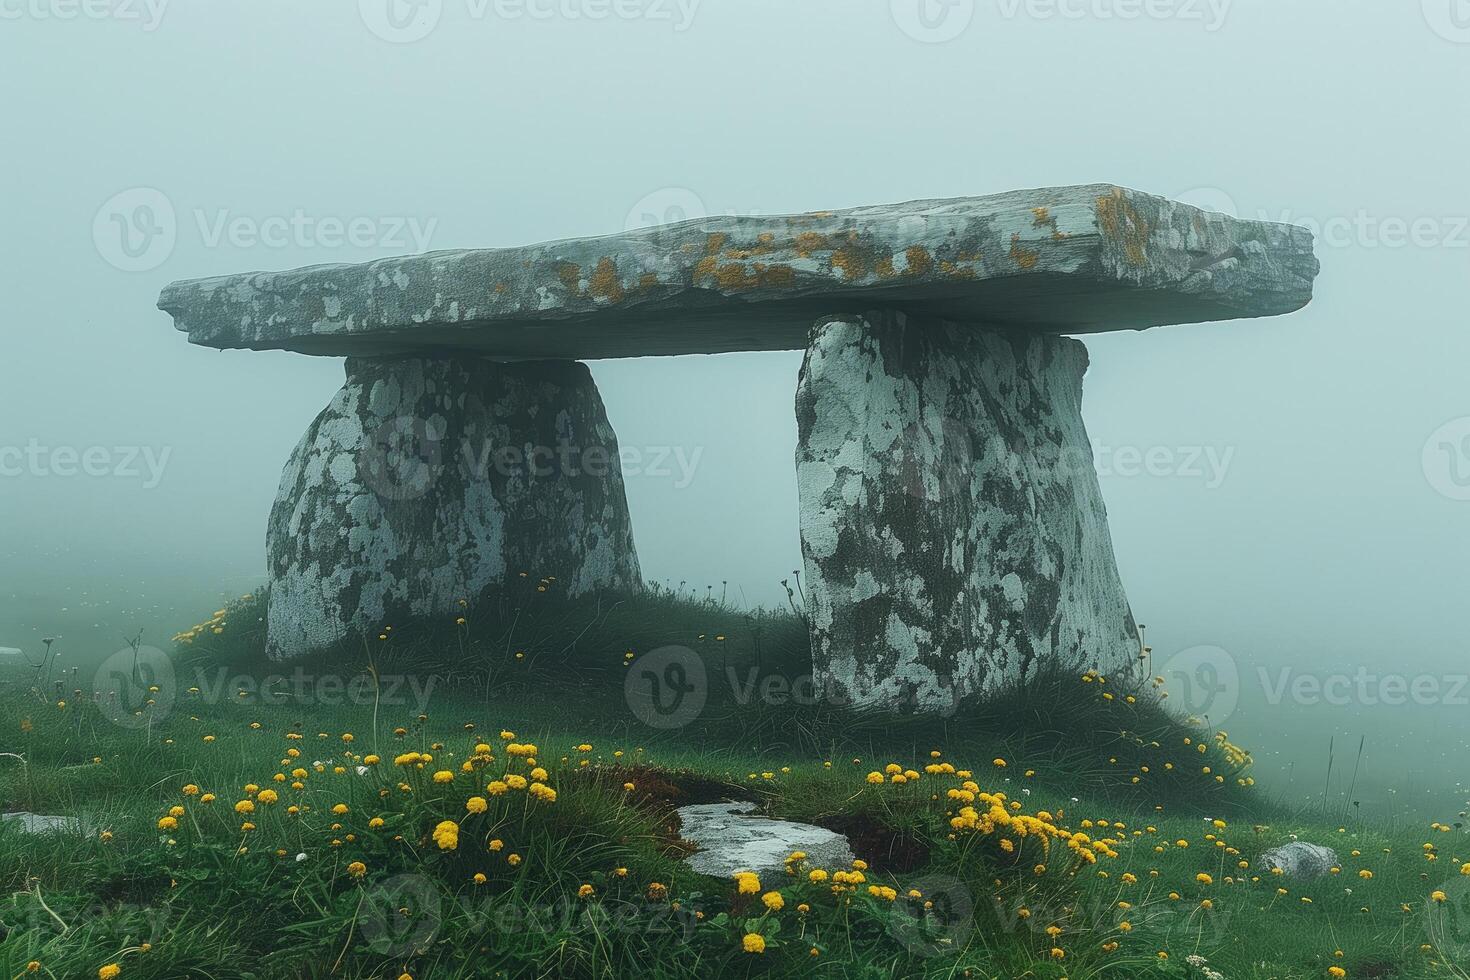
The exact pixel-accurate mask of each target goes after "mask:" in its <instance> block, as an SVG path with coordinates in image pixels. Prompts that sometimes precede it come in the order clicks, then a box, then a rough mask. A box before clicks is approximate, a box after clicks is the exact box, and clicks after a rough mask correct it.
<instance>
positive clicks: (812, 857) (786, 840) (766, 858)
mask: <svg viewBox="0 0 1470 980" xmlns="http://www.w3.org/2000/svg"><path fill="white" fill-rule="evenodd" d="M755 810H756V805H755V804H754V803H704V804H697V805H694V806H685V807H680V808H679V810H678V814H679V819H680V821H682V825H681V829H680V831H679V836H680V837H682V838H684V839H685V840H687V841H690V842H691V843H694V844H696V845H698V846H699V850H698V851H696V852H695V853H694V854H692V855H690V856H689V866H690V867H691V868H693V869H694V870H695V871H697V872H699V873H700V874H706V875H714V876H715V877H717V878H728V877H730V876H731V875H733V874H735V873H736V872H738V871H754V872H755V873H757V874H761V873H764V872H770V871H781V870H783V869H784V868H785V866H786V859H787V858H788V857H789V856H790V855H791V853H792V852H793V851H803V852H805V853H806V855H807V858H806V864H808V865H810V866H811V867H814V868H849V867H851V866H852V862H853V860H854V856H853V853H852V848H851V847H850V846H849V845H848V843H847V838H845V837H843V836H842V835H841V834H837V833H833V832H832V831H830V830H827V829H826V828H823V827H816V826H813V825H812V824H807V823H797V822H795V821H792V820H772V819H771V818H769V817H762V816H757V815H755Z"/></svg>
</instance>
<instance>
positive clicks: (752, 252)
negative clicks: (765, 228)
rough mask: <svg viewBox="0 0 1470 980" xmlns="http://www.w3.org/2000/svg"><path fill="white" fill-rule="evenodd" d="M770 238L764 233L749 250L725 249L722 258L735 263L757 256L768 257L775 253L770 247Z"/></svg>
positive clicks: (767, 233)
mask: <svg viewBox="0 0 1470 980" xmlns="http://www.w3.org/2000/svg"><path fill="white" fill-rule="evenodd" d="M772 237H773V236H772V235H771V234H770V233H769V232H766V233H764V234H762V235H761V236H760V239H758V241H757V244H755V245H753V246H751V247H750V248H727V249H725V254H724V258H726V259H730V260H732V261H735V262H743V261H745V260H746V259H750V258H754V257H755V256H757V255H769V254H770V253H772V252H774V251H775V248H773V247H772V246H771V238H772Z"/></svg>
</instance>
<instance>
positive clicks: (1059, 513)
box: [796, 312, 1139, 710]
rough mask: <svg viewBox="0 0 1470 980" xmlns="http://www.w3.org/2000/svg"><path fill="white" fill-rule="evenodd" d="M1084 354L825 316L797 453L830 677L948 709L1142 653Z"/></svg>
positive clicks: (984, 335) (828, 684) (946, 327)
mask: <svg viewBox="0 0 1470 980" xmlns="http://www.w3.org/2000/svg"><path fill="white" fill-rule="evenodd" d="M1086 370H1087V350H1086V348H1085V347H1084V346H1083V345H1082V344H1081V343H1080V342H1079V341H1076V340H1071V339H1067V338H1062V337H1056V336H1048V335H1038V334H1034V333H1030V334H1022V333H1015V334H1008V333H1003V332H998V331H994V330H990V329H984V328H980V327H975V326H966V325H960V324H955V323H950V322H945V321H942V320H937V319H920V318H915V317H908V316H905V315H904V314H901V313H896V312H876V313H869V314H867V315H865V316H851V315H843V316H838V317H834V318H830V319H827V320H825V321H821V322H819V323H818V324H817V325H816V326H815V327H814V328H813V330H812V334H811V338H810V345H809V347H808V349H807V352H806V358H805V361H804V363H803V365H802V370H801V380H800V383H799V385H798V389H797V396H796V415H797V424H798V429H799V443H798V448H797V456H796V460H797V483H798V488H799V493H800V499H801V540H802V551H803V554H804V556H805V562H806V572H807V589H806V595H807V611H808V616H809V617H810V621H811V634H812V648H813V657H814V666H815V674H816V678H817V681H818V684H819V687H820V688H822V689H824V690H826V691H827V693H828V694H829V695H830V696H834V697H838V698H842V699H846V700H850V701H851V702H853V703H855V704H858V705H863V706H873V707H879V706H882V707H911V708H914V709H917V710H940V709H943V708H946V707H951V706H952V705H953V704H954V702H955V701H956V700H957V699H958V698H961V697H965V696H968V695H971V694H975V693H981V692H989V691H993V690H995V689H996V688H998V687H1000V686H1001V685H1003V684H1004V683H1006V682H1008V681H1013V680H1017V679H1022V678H1029V677H1032V676H1034V675H1035V674H1036V673H1037V672H1038V671H1039V670H1041V669H1043V668H1044V667H1046V666H1048V665H1055V666H1058V667H1063V668H1065V669H1068V670H1074V669H1081V668H1083V667H1084V666H1097V667H1102V668H1105V669H1110V668H1115V667H1118V666H1120V665H1123V664H1131V663H1132V662H1133V661H1134V659H1135V658H1136V656H1137V653H1138V650H1139V640H1138V633H1137V627H1136V626H1135V624H1134V621H1133V616H1132V614H1131V612H1130V611H1129V608H1128V600H1127V597H1126V596H1125V595H1124V593H1123V586H1122V583H1121V582H1120V581H1119V577H1118V572H1117V568H1116V565H1115V563H1114V558H1113V547H1112V540H1111V538H1110V536H1109V534H1108V526H1107V516H1106V513H1105V510H1104V507H1103V502H1102V495H1101V491H1100V489H1099V487H1098V482H1097V476H1096V472H1095V470H1094V468H1093V464H1092V451H1091V446H1090V445H1089V443H1088V439H1087V433H1086V430H1085V428H1084V427H1083V424H1082V414H1081V402H1082V376H1083V374H1084V373H1085V372H1086Z"/></svg>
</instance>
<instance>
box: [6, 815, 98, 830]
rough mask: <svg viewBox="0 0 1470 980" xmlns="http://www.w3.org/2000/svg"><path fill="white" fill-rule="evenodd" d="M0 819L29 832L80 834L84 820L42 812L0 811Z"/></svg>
mask: <svg viewBox="0 0 1470 980" xmlns="http://www.w3.org/2000/svg"><path fill="white" fill-rule="evenodd" d="M0 820H3V821H5V823H7V824H10V825H11V826H13V827H19V828H20V829H21V832H22V833H27V834H80V833H81V832H82V822H81V821H80V820H78V819H77V818H76V817H57V816H49V815H47V814H42V813H25V812H17V813H0Z"/></svg>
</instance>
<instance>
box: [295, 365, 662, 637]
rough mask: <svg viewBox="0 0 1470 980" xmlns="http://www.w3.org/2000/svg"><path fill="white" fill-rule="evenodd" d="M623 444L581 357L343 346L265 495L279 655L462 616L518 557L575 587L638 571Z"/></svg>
mask: <svg viewBox="0 0 1470 980" xmlns="http://www.w3.org/2000/svg"><path fill="white" fill-rule="evenodd" d="M617 460H618V444H617V437H616V436H615V435H614V433H613V430H612V426H610V425H609V424H608V421H607V415H606V413H605V411H604V409H603V406H602V399H601V398H600V397H599V396H598V393H597V388H596V386H595V385H594V384H593V382H592V376H591V373H590V372H589V371H588V370H587V367H586V366H585V365H583V364H578V363H576V362H572V361H532V362H524V363H517V364H500V363H496V362H494V361H489V360H485V359H484V358H480V357H473V356H469V357H465V356H458V357H383V358H375V357H352V358H348V360H347V383H346V384H344V385H343V386H342V389H341V390H340V391H338V392H337V395H336V397H335V398H333V399H332V402H331V404H329V405H328V406H327V407H326V409H325V410H324V411H323V412H322V413H321V415H319V416H318V417H317V419H316V421H315V422H314V423H312V425H311V428H309V429H308V430H307V433H306V435H305V436H304V437H303V438H302V440H301V443H300V444H299V445H298V446H297V447H296V451H295V452H293V453H292V454H291V458H290V460H289V461H288V462H287V464H286V470H285V473H284V474H283V475H282V477H281V487H280V492H279V493H278V495H277V497H276V503H275V506H274V507H273V508H272V510H271V516H270V524H269V528H268V530H267V534H266V560H267V566H268V568H269V570H270V581H271V593H270V605H269V609H268V611H267V619H266V622H267V630H266V633H267V646H268V650H269V652H270V654H271V656H273V657H275V658H277V659H282V658H286V657H289V656H292V655H294V654H295V653H299V652H301V651H306V650H313V649H318V648H321V647H326V646H330V645H332V644H334V643H336V642H338V641H339V640H342V639H344V638H345V637H347V636H348V635H351V634H353V633H363V632H367V631H372V630H377V629H380V628H382V626H383V625H384V624H391V622H392V621H393V620H394V619H401V618H403V617H412V616H432V615H444V616H453V615H458V613H459V611H460V609H461V607H460V605H459V603H460V600H462V599H463V600H466V601H467V600H469V599H471V598H476V597H479V596H480V595H482V594H483V593H485V592H486V591H487V590H489V589H491V588H493V587H495V586H497V585H500V584H503V583H504V582H505V581H506V580H507V578H509V577H511V576H514V575H518V574H520V573H521V572H529V573H531V574H532V575H534V576H535V577H536V578H540V577H542V576H545V575H554V576H556V577H557V580H558V581H559V582H560V583H561V588H562V589H563V590H565V591H566V592H567V593H568V594H570V595H573V596H578V595H582V594H585V593H588V592H592V591H597V590H601V589H613V590H627V589H633V588H636V587H637V586H638V585H639V583H640V579H639V572H638V558H637V554H636V552H635V550H634V547H633V532H632V526H631V522H630V521H629V519H628V507H627V502H626V499H625V497H624V491H623V481H622V474H621V471H620V470H619V468H618V465H617Z"/></svg>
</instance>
